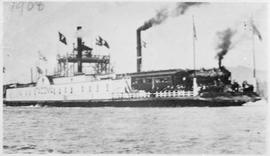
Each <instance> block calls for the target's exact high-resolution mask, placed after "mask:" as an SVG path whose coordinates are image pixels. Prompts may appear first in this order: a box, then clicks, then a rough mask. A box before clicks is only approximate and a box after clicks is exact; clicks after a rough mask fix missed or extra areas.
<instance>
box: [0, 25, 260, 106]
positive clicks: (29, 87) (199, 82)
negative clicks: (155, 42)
mask: <svg viewBox="0 0 270 156" xmlns="http://www.w3.org/2000/svg"><path fill="white" fill-rule="evenodd" d="M81 29H82V27H81V26H78V27H77V31H80V30H81ZM137 41H138V43H137V44H138V45H137V58H136V59H137V72H135V73H124V74H115V73H114V72H113V71H112V68H111V64H110V55H93V48H91V47H89V46H87V45H85V44H84V42H83V40H82V37H77V44H76V47H75V44H74V46H73V51H72V52H71V53H70V54H66V55H63V56H61V55H58V57H57V61H58V64H57V66H58V67H57V71H56V72H55V73H54V74H52V75H48V74H46V73H45V72H39V73H40V75H39V78H38V80H37V81H36V82H32V83H28V84H7V85H4V104H5V105H6V106H29V105H39V106H58V107H105V106H111V107H182V106H209V107H211V106H241V105H243V104H244V103H246V102H249V101H254V100H258V99H259V97H258V96H257V95H256V93H254V92H253V87H252V85H249V84H247V83H245V84H243V85H242V86H241V85H239V84H237V83H235V82H232V81H231V73H230V71H228V70H227V69H226V68H225V67H224V66H222V65H221V64H220V63H219V67H218V68H212V69H199V70H183V69H168V70H158V71H141V61H142V60H141V43H140V41H141V40H140V35H137ZM101 44H102V43H101ZM83 64H90V65H92V66H93V67H94V68H93V69H94V72H92V73H85V72H83ZM70 65H72V69H68V67H70ZM75 67H76V68H77V69H76V70H75ZM70 70H72V72H71V73H72V74H70V72H68V71H70Z"/></svg>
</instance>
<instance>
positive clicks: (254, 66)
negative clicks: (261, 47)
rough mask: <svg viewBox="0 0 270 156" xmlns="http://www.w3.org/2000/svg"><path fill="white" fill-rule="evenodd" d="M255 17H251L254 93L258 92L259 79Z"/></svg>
mask: <svg viewBox="0 0 270 156" xmlns="http://www.w3.org/2000/svg"><path fill="white" fill-rule="evenodd" d="M253 22H254V21H253V16H251V24H252V40H251V41H252V62H253V85H254V92H257V79H256V59H255V38H254V36H255V30H254V28H253V25H254V23H253Z"/></svg>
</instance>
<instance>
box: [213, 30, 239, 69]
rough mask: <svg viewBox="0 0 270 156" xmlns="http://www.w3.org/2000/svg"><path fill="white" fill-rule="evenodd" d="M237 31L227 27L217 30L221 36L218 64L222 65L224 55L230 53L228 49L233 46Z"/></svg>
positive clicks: (218, 47) (218, 48)
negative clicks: (233, 38)
mask: <svg viewBox="0 0 270 156" xmlns="http://www.w3.org/2000/svg"><path fill="white" fill-rule="evenodd" d="M235 33H236V31H235V30H232V29H231V28H227V29H226V30H224V31H221V32H217V35H218V38H219V41H220V42H219V44H218V45H217V50H218V53H217V55H216V58H217V59H218V66H219V67H221V61H222V59H223V58H224V56H225V55H226V54H227V53H228V51H229V50H230V49H231V48H232V47H233V46H232V37H233V36H234V34H235Z"/></svg>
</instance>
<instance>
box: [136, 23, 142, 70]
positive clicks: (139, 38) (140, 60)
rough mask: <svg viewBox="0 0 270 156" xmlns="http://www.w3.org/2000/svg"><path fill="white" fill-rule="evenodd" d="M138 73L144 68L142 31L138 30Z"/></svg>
mask: <svg viewBox="0 0 270 156" xmlns="http://www.w3.org/2000/svg"><path fill="white" fill-rule="evenodd" d="M136 33H137V72H141V68H142V44H141V29H140V28H139V29H137V32H136Z"/></svg>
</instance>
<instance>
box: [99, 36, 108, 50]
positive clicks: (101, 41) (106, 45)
mask: <svg viewBox="0 0 270 156" xmlns="http://www.w3.org/2000/svg"><path fill="white" fill-rule="evenodd" d="M96 45H98V46H105V47H106V48H108V49H110V46H109V43H108V42H107V41H106V40H104V39H103V38H101V37H100V36H98V38H96Z"/></svg>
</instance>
